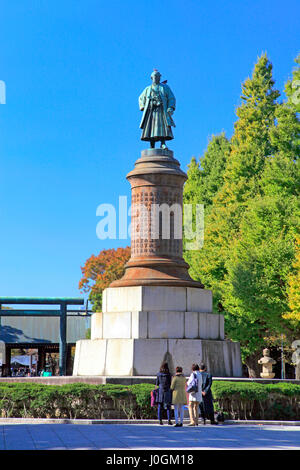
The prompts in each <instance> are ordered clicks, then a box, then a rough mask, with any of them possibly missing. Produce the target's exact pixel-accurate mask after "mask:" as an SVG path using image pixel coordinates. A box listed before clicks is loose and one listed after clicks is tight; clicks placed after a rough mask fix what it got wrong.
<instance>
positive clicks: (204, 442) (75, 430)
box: [0, 424, 300, 450]
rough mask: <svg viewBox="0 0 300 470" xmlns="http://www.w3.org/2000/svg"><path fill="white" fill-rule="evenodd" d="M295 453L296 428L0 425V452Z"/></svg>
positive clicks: (299, 431) (299, 444)
mask: <svg viewBox="0 0 300 470" xmlns="http://www.w3.org/2000/svg"><path fill="white" fill-rule="evenodd" d="M101 449H102V450H109V449H114V450H116V449H122V450H131V449H136V450H140V449H157V450H158V449H173V450H175V449H194V450H196V449H219V450H224V449H230V450H242V449H248V450H249V449H251V450H254V449H255V450H266V449H272V450H292V449H293V450H296V449H298V450H299V449H300V426H288V425H284V426H282V425H247V424H243V425H240V424H238V425H237V424H229V425H226V424H223V425H218V426H212V425H206V426H203V425H202V426H198V427H188V426H183V427H182V428H174V427H171V426H167V425H164V426H159V425H157V424H88V425H84V424H0V450H101Z"/></svg>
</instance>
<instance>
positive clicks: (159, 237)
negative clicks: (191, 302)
mask: <svg viewBox="0 0 300 470" xmlns="http://www.w3.org/2000/svg"><path fill="white" fill-rule="evenodd" d="M127 179H128V181H129V182H130V184H131V195H132V199H131V204H132V205H131V209H132V211H131V258H130V260H129V261H128V263H127V265H126V270H125V275H124V276H123V278H122V279H120V280H118V281H114V282H113V283H112V284H111V285H110V287H124V286H144V285H160V286H185V287H198V288H199V287H200V288H201V287H203V286H202V284H201V283H199V282H197V281H194V280H193V279H192V278H191V277H190V275H189V273H188V269H189V265H188V264H187V263H186V262H185V261H184V259H183V257H182V193H183V185H184V182H185V181H186V179H187V175H186V174H185V173H184V172H183V171H182V170H181V169H180V164H179V162H178V161H177V160H175V159H174V158H173V152H172V151H171V150H167V149H148V150H143V151H142V156H141V158H140V159H138V160H137V161H136V163H135V168H134V170H132V171H131V172H130V173H129V174H128V175H127Z"/></svg>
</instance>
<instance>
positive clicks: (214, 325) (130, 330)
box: [91, 310, 224, 340]
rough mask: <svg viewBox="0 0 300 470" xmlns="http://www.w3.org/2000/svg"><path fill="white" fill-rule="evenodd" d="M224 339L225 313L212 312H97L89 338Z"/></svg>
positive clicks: (93, 317)
mask: <svg viewBox="0 0 300 470" xmlns="http://www.w3.org/2000/svg"><path fill="white" fill-rule="evenodd" d="M114 338H115V339H118V338H122V339H130V338H132V339H139V338H140V339H163V338H165V339H169V338H173V339H178V338H180V339H184V338H186V339H216V340H219V339H221V340H222V339H224V316H223V315H217V314H214V313H200V312H178V311H167V310H164V311H161V310H160V311H159V310H154V311H149V312H145V311H143V312H97V313H94V314H93V315H92V321H91V339H114Z"/></svg>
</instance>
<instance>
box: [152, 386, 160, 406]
mask: <svg viewBox="0 0 300 470" xmlns="http://www.w3.org/2000/svg"><path fill="white" fill-rule="evenodd" d="M157 404H158V389H157V388H155V389H154V390H151V406H156V405H157Z"/></svg>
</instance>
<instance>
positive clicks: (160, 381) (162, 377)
mask: <svg viewBox="0 0 300 470" xmlns="http://www.w3.org/2000/svg"><path fill="white" fill-rule="evenodd" d="M171 381H172V376H171V374H170V371H169V366H168V363H167V362H163V363H162V365H161V368H160V371H159V373H158V374H157V377H156V386H158V407H157V415H158V420H159V424H164V423H163V421H162V417H161V412H162V407H163V406H165V407H166V408H167V418H168V424H169V425H170V426H171V425H172V421H171V404H172V392H171V389H170V387H171Z"/></svg>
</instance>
